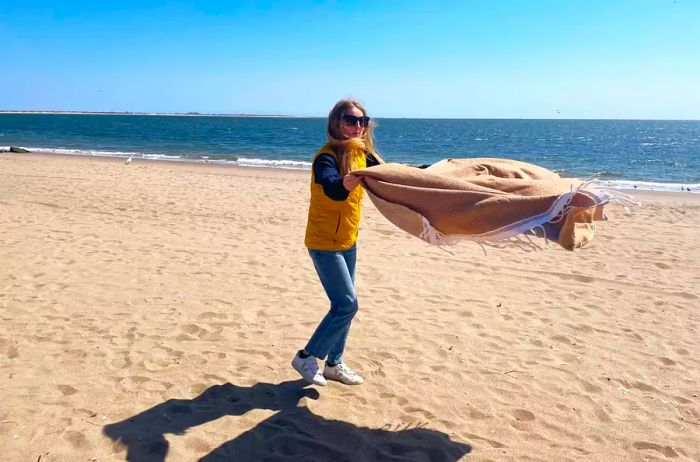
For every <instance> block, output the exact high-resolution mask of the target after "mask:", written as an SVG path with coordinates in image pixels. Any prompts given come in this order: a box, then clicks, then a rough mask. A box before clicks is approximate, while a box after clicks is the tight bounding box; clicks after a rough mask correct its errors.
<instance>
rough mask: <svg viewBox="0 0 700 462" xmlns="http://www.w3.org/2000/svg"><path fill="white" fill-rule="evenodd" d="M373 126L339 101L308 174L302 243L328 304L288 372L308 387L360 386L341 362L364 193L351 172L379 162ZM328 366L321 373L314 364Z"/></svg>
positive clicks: (353, 303) (349, 103)
mask: <svg viewBox="0 0 700 462" xmlns="http://www.w3.org/2000/svg"><path fill="white" fill-rule="evenodd" d="M373 128H374V123H373V122H371V121H370V118H369V117H368V116H367V111H366V110H365V108H364V107H362V105H361V104H360V103H359V102H358V101H355V100H341V101H338V103H337V104H336V105H335V106H334V107H333V109H331V112H330V113H329V114H328V125H327V129H326V134H327V136H328V142H327V143H326V144H325V145H324V146H323V147H322V148H321V149H320V150H319V151H318V152H317V153H316V156H315V157H314V160H313V164H312V168H311V170H312V172H311V203H310V205H309V217H308V221H307V224H306V238H305V240H304V243H305V245H306V247H307V248H308V249H309V255H311V260H312V261H313V264H314V267H315V268H316V272H317V273H318V277H319V279H320V280H321V284H322V285H323V288H324V289H325V291H326V294H327V295H328V298H329V299H330V302H331V307H330V310H329V311H328V314H326V316H325V317H324V318H323V320H322V321H321V323H320V324H319V326H318V327H317V328H316V331H315V332H314V334H313V335H312V336H311V339H310V340H309V342H308V343H307V345H306V347H305V348H304V349H303V350H299V352H297V354H296V356H295V357H294V360H292V367H294V369H296V370H297V371H298V372H299V373H300V374H301V376H302V377H303V378H304V379H305V380H306V381H307V382H309V383H312V384H315V385H322V386H323V385H326V380H335V381H338V382H341V383H344V384H346V385H359V384H361V383H362V382H363V381H364V380H363V378H362V377H361V376H360V375H359V374H357V373H356V372H354V371H353V370H352V369H350V368H349V367H348V366H347V364H345V363H344V362H343V350H344V349H345V342H346V341H347V338H348V331H349V330H350V324H351V322H352V318H353V317H354V316H355V313H356V312H357V308H358V304H357V295H356V294H355V259H356V248H355V241H356V239H357V230H358V227H359V224H360V211H361V207H362V198H363V195H364V190H363V189H362V188H361V187H360V188H358V185H359V183H360V179H359V177H357V176H355V175H352V173H351V172H352V171H353V170H358V169H361V168H365V167H371V166H373V165H377V164H379V163H380V162H383V161H382V159H381V158H380V157H379V155H378V154H377V153H375V152H374V142H373V135H372V131H373ZM318 359H320V360H323V359H325V360H326V364H325V367H324V369H323V372H321V370H320V369H319V366H318V362H317V360H318Z"/></svg>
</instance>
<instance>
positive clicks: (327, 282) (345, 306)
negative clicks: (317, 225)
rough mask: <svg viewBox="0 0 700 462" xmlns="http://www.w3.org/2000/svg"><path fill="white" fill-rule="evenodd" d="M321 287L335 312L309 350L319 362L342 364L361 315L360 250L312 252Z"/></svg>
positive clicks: (316, 332)
mask: <svg viewBox="0 0 700 462" xmlns="http://www.w3.org/2000/svg"><path fill="white" fill-rule="evenodd" d="M309 255H311V261H313V263H314V267H315V268H316V273H318V277H319V279H321V284H323V288H324V289H325V290H326V295H328V298H329V299H330V301H331V308H330V310H329V311H328V313H327V314H326V316H325V317H324V318H323V320H322V321H321V324H319V325H318V327H317V328H316V331H315V332H314V335H312V336H311V339H310V340H309V343H308V344H307V345H306V348H305V350H306V351H307V352H308V353H310V354H312V355H313V356H315V357H316V358H319V359H324V358H326V357H327V360H328V361H329V362H331V363H333V364H338V363H340V362H341V361H342V359H343V350H345V342H346V341H347V339H348V332H349V331H350V324H351V323H352V318H353V317H354V316H355V313H357V308H358V305H357V295H356V294H355V261H356V259H357V249H356V247H355V246H354V245H353V246H352V247H351V248H349V249H348V250H341V251H333V250H312V249H309Z"/></svg>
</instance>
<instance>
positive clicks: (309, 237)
mask: <svg viewBox="0 0 700 462" xmlns="http://www.w3.org/2000/svg"><path fill="white" fill-rule="evenodd" d="M321 154H330V155H332V156H333V157H334V158H335V160H336V161H337V162H338V165H340V159H339V158H338V155H337V154H336V153H335V152H334V151H333V149H331V147H330V146H329V145H325V146H323V147H322V148H321V149H320V150H319V151H318V152H317V153H316V155H315V156H314V161H315V160H316V158H317V157H318V156H320V155H321ZM348 155H350V154H348ZM352 155H353V158H352V159H351V165H353V170H359V169H361V168H365V167H366V166H367V157H366V156H365V153H364V152H361V151H359V152H357V153H354V154H352ZM363 197H364V189H362V187H361V186H358V187H357V188H355V189H354V190H353V191H351V192H350V194H349V195H348V197H347V199H345V200H344V201H334V200H333V199H331V198H329V197H328V196H326V193H324V192H323V186H321V185H320V184H317V183H316V178H315V175H314V172H313V169H311V203H310V204H309V218H308V221H307V222H306V238H305V239H304V244H305V245H306V247H308V248H309V249H314V250H347V249H349V248H350V247H352V246H353V245H354V244H355V241H356V240H357V230H358V228H359V227H360V212H361V209H362V198H363Z"/></svg>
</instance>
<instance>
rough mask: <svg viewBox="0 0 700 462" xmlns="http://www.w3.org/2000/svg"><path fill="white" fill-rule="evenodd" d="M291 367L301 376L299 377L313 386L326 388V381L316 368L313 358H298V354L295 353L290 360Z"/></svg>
mask: <svg viewBox="0 0 700 462" xmlns="http://www.w3.org/2000/svg"><path fill="white" fill-rule="evenodd" d="M292 367H293V368H294V369H296V371H297V372H298V373H299V374H301V376H302V377H303V378H304V380H306V381H307V382H309V383H311V384H313V385H320V386H322V387H325V386H326V384H327V382H326V379H325V378H323V374H321V371H320V370H319V368H318V363H317V362H316V358H314V357H313V356H308V357H306V358H302V357H301V356H299V353H297V354H296V355H294V359H293V360H292Z"/></svg>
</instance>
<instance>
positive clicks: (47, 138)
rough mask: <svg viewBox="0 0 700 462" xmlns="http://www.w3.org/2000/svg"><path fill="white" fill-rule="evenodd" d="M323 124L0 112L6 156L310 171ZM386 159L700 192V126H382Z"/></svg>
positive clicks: (490, 122)
mask: <svg viewBox="0 0 700 462" xmlns="http://www.w3.org/2000/svg"><path fill="white" fill-rule="evenodd" d="M325 123H326V120H325V118H295V117H228V116H171V115H122V114H117V115H111V114H109V115H103V114H13V113H3V114H0V150H2V149H8V148H9V147H10V146H18V147H24V148H26V149H29V150H30V151H47V152H54V153H62V154H75V155H89V156H117V157H128V156H134V157H137V158H146V159H163V160H172V161H191V162H205V161H206V162H218V163H227V164H235V165H243V166H262V167H272V168H302V169H303V168H306V169H308V168H309V167H310V161H311V159H312V157H313V154H314V153H315V151H316V150H317V149H318V148H319V147H320V146H321V145H322V144H323V143H324V136H325ZM377 124H378V125H377V128H376V130H375V137H376V146H377V149H378V151H379V153H380V154H381V155H382V157H384V159H385V160H386V161H387V162H400V163H405V164H411V165H422V164H431V163H434V162H436V161H438V160H441V159H444V158H448V157H504V158H510V159H518V160H522V161H525V162H530V163H533V164H537V165H541V166H543V167H546V168H548V169H550V170H554V171H556V172H558V173H560V174H561V175H562V176H567V177H578V178H585V179H598V180H599V181H601V182H602V183H603V184H605V185H607V186H609V187H613V188H614V187H622V188H639V189H657V190H671V191H688V190H691V191H693V192H700V121H661V120H659V121H654V120H531V119H513V120H506V119H377Z"/></svg>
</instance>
